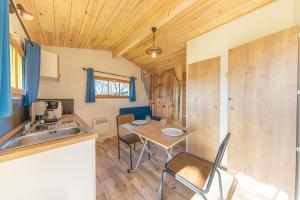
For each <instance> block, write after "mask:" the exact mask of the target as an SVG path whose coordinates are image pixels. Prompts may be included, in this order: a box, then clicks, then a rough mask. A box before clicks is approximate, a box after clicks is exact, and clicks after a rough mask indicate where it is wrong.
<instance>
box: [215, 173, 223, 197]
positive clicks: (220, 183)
mask: <svg viewBox="0 0 300 200" xmlns="http://www.w3.org/2000/svg"><path fill="white" fill-rule="evenodd" d="M216 171H217V174H218V179H219V189H220V200H223V190H222V178H221V173H220V172H219V170H216Z"/></svg>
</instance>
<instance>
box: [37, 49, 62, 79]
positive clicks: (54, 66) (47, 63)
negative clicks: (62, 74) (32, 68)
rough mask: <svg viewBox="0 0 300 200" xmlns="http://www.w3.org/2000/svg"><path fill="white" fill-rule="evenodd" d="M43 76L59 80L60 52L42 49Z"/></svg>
mask: <svg viewBox="0 0 300 200" xmlns="http://www.w3.org/2000/svg"><path fill="white" fill-rule="evenodd" d="M41 77H42V78H51V79H56V80H58V78H59V67H58V54H56V53H52V52H49V51H45V50H42V51H41Z"/></svg>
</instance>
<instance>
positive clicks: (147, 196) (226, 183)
mask: <svg viewBox="0 0 300 200" xmlns="http://www.w3.org/2000/svg"><path fill="white" fill-rule="evenodd" d="M141 148H142V145H141V144H139V145H137V147H136V151H134V153H133V163H134V164H135V162H136V161H137V159H138V156H139V153H140V151H141ZM184 150H185V144H184V143H182V144H179V145H176V147H175V148H174V149H173V155H176V154H177V153H179V152H182V151H184ZM151 151H152V153H154V157H152V158H151V160H148V154H147V153H145V154H144V156H143V157H142V160H141V164H140V166H139V168H138V170H137V171H135V172H133V173H127V169H128V168H129V166H130V165H129V149H128V146H127V145H125V144H123V143H121V159H120V160H119V159H118V152H117V139H116V138H115V137H114V138H109V139H105V140H104V141H97V142H96V165H97V167H96V175H97V177H96V180H97V183H96V187H97V200H152V199H153V200H154V199H157V194H158V187H159V183H160V179H161V172H162V169H163V168H164V163H165V159H166V154H165V152H163V150H162V149H160V148H159V147H158V146H157V145H154V144H151ZM221 174H222V185H223V194H224V199H226V200H231V199H232V200H240V199H242V200H244V199H246V200H247V199H249V200H250V199H257V200H271V199H272V200H277V199H282V196H280V193H279V192H278V191H274V194H273V193H272V194H270V190H267V189H268V188H269V186H266V185H264V184H261V183H257V182H255V180H252V179H249V178H247V177H245V176H244V175H237V176H236V177H233V176H231V175H229V174H228V173H226V172H225V171H223V170H221ZM264 188H267V189H266V190H264ZM266 191H267V192H266ZM206 197H207V199H209V200H210V199H212V200H216V199H219V187H218V180H217V176H215V178H214V181H213V183H212V187H211V191H210V192H209V193H208V194H207V195H206ZM164 199H166V200H183V199H184V200H186V199H190V200H202V199H203V198H202V197H201V196H199V195H197V194H195V193H193V192H192V191H190V190H189V189H188V188H186V187H184V186H183V185H181V184H180V183H179V182H177V181H175V180H174V179H173V178H172V177H169V176H167V178H166V184H165V188H164ZM283 199H284V198H283Z"/></svg>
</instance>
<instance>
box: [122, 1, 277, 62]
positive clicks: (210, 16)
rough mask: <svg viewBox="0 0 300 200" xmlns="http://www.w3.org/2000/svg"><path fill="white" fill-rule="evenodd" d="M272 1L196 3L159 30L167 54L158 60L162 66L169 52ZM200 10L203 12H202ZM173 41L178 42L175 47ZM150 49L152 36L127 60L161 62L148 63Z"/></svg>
mask: <svg viewBox="0 0 300 200" xmlns="http://www.w3.org/2000/svg"><path fill="white" fill-rule="evenodd" d="M272 1H273V0H250V1H249V0H208V1H204V2H197V3H196V4H194V5H192V6H191V7H189V8H187V9H186V10H185V11H184V12H182V13H180V14H179V15H177V16H176V17H175V18H173V19H172V20H171V21H170V22H169V23H167V24H165V25H164V26H162V27H161V28H160V29H159V30H158V32H157V35H158V36H157V44H158V45H159V47H161V48H162V49H163V50H164V52H163V54H161V55H160V56H159V57H157V58H159V62H160V61H161V60H167V59H168V58H169V56H170V54H169V53H167V52H168V51H170V49H176V48H179V49H181V48H184V46H185V45H186V41H188V40H190V39H192V38H194V37H196V36H198V35H201V34H203V33H206V32H208V31H210V30H213V29H214V28H217V27H219V26H221V25H223V24H225V23H228V22H229V21H232V20H234V19H236V18H238V17H240V16H242V15H244V14H247V13H249V12H251V11H253V10H255V9H257V8H259V7H262V6H264V5H266V4H268V3H270V2H272ZM199 10H201V11H202V12H199ZM186 22H189V23H186ZM179 38H180V40H179ZM172 41H177V42H176V44H173V42H172ZM149 46H151V36H148V37H147V38H145V39H144V40H143V41H142V42H140V43H139V44H137V45H136V46H135V47H134V48H132V49H130V50H129V51H128V52H127V56H128V57H130V58H134V61H135V62H136V63H138V64H139V65H144V64H145V62H148V63H153V64H155V63H156V62H157V60H158V59H157V60H153V59H152V58H151V57H150V56H149V59H148V61H146V60H145V59H146V58H145V56H146V54H145V50H146V49H147V48H148V47H149Z"/></svg>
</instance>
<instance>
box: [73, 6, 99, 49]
mask: <svg viewBox="0 0 300 200" xmlns="http://www.w3.org/2000/svg"><path fill="white" fill-rule="evenodd" d="M104 4H105V0H101V1H99V0H91V2H90V3H89V5H88V8H87V11H86V15H85V17H84V21H83V25H82V27H81V30H80V32H79V35H78V38H77V41H76V46H77V47H83V46H84V43H85V41H86V40H87V38H88V35H89V34H90V32H91V31H92V29H93V28H94V26H95V24H96V21H97V18H98V17H99V15H100V13H101V12H102V10H103V8H104Z"/></svg>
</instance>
